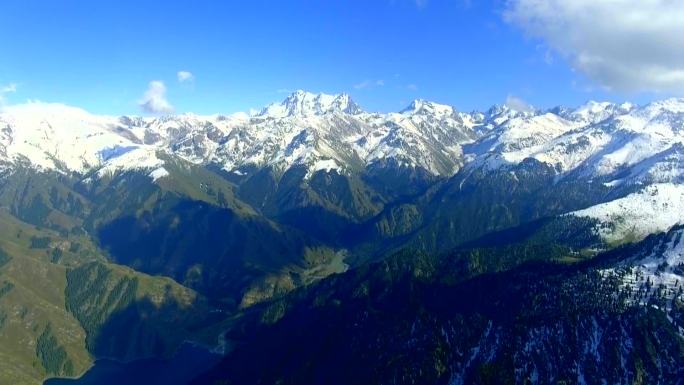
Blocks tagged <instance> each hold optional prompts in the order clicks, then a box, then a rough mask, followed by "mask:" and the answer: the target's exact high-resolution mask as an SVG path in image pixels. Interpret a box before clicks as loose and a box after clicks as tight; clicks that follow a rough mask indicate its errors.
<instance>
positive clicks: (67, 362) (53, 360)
mask: <svg viewBox="0 0 684 385" xmlns="http://www.w3.org/2000/svg"><path fill="white" fill-rule="evenodd" d="M36 356H37V357H38V358H39V359H40V363H41V364H42V365H43V368H45V372H46V373H47V374H48V375H64V376H73V375H74V364H73V362H72V361H71V359H70V358H69V357H68V355H67V353H66V350H64V347H63V346H62V345H60V344H59V342H58V341H57V338H56V337H55V335H54V334H53V333H52V326H51V325H50V324H49V323H48V324H47V326H45V330H44V331H43V333H42V334H41V335H40V336H39V337H38V340H37V341H36Z"/></svg>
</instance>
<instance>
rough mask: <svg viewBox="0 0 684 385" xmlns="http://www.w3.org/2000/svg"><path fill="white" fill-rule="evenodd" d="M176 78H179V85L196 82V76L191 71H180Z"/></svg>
mask: <svg viewBox="0 0 684 385" xmlns="http://www.w3.org/2000/svg"><path fill="white" fill-rule="evenodd" d="M176 76H177V77H178V83H185V82H191V81H193V80H195V75H193V74H192V72H190V71H178V73H177V74H176Z"/></svg>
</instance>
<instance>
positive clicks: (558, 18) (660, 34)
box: [504, 0, 684, 94]
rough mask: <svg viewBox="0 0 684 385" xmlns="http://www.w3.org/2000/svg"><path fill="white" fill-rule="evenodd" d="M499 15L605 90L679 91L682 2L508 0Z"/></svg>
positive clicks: (682, 88) (682, 90)
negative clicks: (502, 14) (567, 60)
mask: <svg viewBox="0 0 684 385" xmlns="http://www.w3.org/2000/svg"><path fill="white" fill-rule="evenodd" d="M504 19H505V20H506V21H508V22H509V23H512V24H514V25H517V26H519V27H520V28H521V29H523V30H524V31H525V32H526V33H527V34H528V35H530V36H532V37H535V38H540V39H541V40H542V41H543V42H544V44H545V45H546V46H547V47H549V48H551V49H552V50H554V51H555V52H558V53H559V54H560V55H562V56H564V57H566V58H567V59H569V60H570V62H571V63H572V65H573V67H574V69H576V70H578V71H579V72H581V73H583V74H584V75H586V76H587V78H589V79H590V80H592V81H593V82H595V83H597V84H599V85H600V86H602V87H604V88H606V89H611V90H617V91H626V92H643V91H647V92H652V91H655V92H672V93H675V94H684V50H683V49H682V36H684V23H682V20H684V2H682V1H672V0H643V1H634V0H612V1H596V0H572V1H570V0H507V2H506V10H505V12H504ZM607 21H609V22H607ZM544 56H545V58H544V59H545V60H547V61H549V60H552V56H550V55H549V54H548V53H544Z"/></svg>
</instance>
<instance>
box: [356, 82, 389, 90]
mask: <svg viewBox="0 0 684 385" xmlns="http://www.w3.org/2000/svg"><path fill="white" fill-rule="evenodd" d="M384 85H385V81H384V80H382V79H378V80H364V81H362V82H361V83H358V84H354V89H356V90H363V89H367V88H373V87H383V86H384Z"/></svg>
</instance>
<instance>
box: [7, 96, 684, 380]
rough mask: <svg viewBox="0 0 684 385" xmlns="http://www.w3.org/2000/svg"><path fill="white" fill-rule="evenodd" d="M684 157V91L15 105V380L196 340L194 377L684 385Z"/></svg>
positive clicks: (11, 281) (10, 164)
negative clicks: (605, 97) (208, 107)
mask: <svg viewBox="0 0 684 385" xmlns="http://www.w3.org/2000/svg"><path fill="white" fill-rule="evenodd" d="M683 142H684V99H667V100H662V101H656V102H652V103H649V104H647V105H644V106H637V105H633V104H629V103H625V104H620V105H618V104H612V103H599V102H589V103H587V104H585V105H583V106H580V107H578V108H574V109H571V108H564V107H556V108H552V109H549V110H543V111H542V110H534V111H532V110H530V111H516V110H514V109H511V108H509V107H507V106H493V107H492V108H490V109H489V110H487V111H484V112H459V111H457V110H456V109H455V108H453V107H451V106H447V105H442V104H438V103H434V102H430V101H425V100H415V101H413V102H412V103H411V104H410V105H409V106H408V107H407V108H406V109H404V110H402V111H400V112H396V113H370V112H366V111H364V110H363V109H362V108H361V107H360V106H359V105H358V104H356V103H355V102H354V101H353V100H352V99H351V98H350V97H349V95H346V94H341V95H326V94H312V93H308V92H304V91H296V92H294V93H293V94H291V95H290V96H288V97H287V98H286V99H285V100H284V101H283V102H281V103H274V104H271V105H269V106H266V107H265V108H264V109H263V110H261V111H260V112H258V113H254V114H252V115H248V114H245V113H237V114H232V115H212V116H197V115H193V114H183V115H173V116H163V117H136V116H122V117H110V116H98V115H93V114H90V113H88V112H86V111H83V110H81V109H78V108H74V107H69V106H65V105H61V104H47V103H38V102H36V103H28V104H23V105H14V106H8V107H6V108H4V110H2V112H0V229H2V231H1V232H0V233H1V234H0V358H2V359H1V360H0V383H4V382H7V381H9V382H10V383H16V384H24V383H25V384H34V383H40V381H41V380H42V379H44V378H46V377H49V376H66V377H69V376H74V375H77V374H79V373H82V372H83V371H84V370H86V369H87V368H88V366H89V365H90V364H91V363H92V362H93V360H94V359H97V358H102V357H109V358H115V359H120V360H132V359H138V358H142V357H168V356H169V355H171V354H173V352H174V351H175V350H176V348H177V347H178V346H179V344H180V343H182V341H184V340H188V341H193V342H196V343H198V344H202V345H204V346H209V347H211V348H213V349H215V350H217V351H222V352H224V353H227V355H226V357H225V359H224V361H223V362H222V363H221V364H219V365H218V366H217V367H216V368H215V369H213V370H212V371H210V372H209V373H207V374H206V375H205V376H202V377H198V379H197V381H198V383H222V382H221V381H224V382H223V383H225V381H230V382H228V383H236V384H241V383H245V384H255V383H284V384H288V383H292V384H302V383H321V381H322V382H324V383H440V384H441V383H444V384H447V383H448V384H458V383H528V382H529V383H558V382H562V381H566V383H582V381H585V382H586V383H600V382H601V381H605V382H607V383H639V381H641V383H676V381H675V380H676V379H680V380H681V378H684V377H682V374H683V373H684V339H683V338H682V337H683V336H684V333H682V330H684V329H682V327H684V323H683V322H684V312H683V310H682V309H684V305H682V304H683V303H684V302H682V301H683V297H682V290H680V288H681V286H682V285H683V284H684V269H682V266H684V249H682V247H680V238H681V233H682V228H681V225H682V224H684V223H683V222H684V163H683V155H684V144H683ZM468 298H472V299H473V300H472V301H471V300H469V299H468ZM478 298H479V300H478ZM501 309H502V310H501ZM499 310H501V313H499ZM122 325H127V326H122ZM131 325H132V326H131ZM354 325H362V326H363V328H362V329H356V328H355V326H354ZM385 325H387V327H386V328H385ZM170 330H171V331H173V332H172V333H171V332H169V331H170ZM309 332H310V333H311V336H309V335H308V334H307V333H309ZM627 338H629V339H630V340H629V341H627V340H626V339H627ZM568 341H570V342H568ZM348 343H350V344H348ZM564 343H567V344H568V345H567V349H565V348H564V347H563V346H561V345H562V344H564ZM345 344H346V345H345ZM295 345H296V348H295V347H294V346H295ZM262 352H269V353H268V358H267V359H266V360H265V361H264V362H265V363H264V364H263V365H267V367H263V365H262V364H261V363H262V361H261V360H262V359H263V357H262V354H263V353H262ZM293 352H294V353H293ZM333 352H341V353H340V354H342V355H341V356H340V357H342V358H341V361H340V365H342V366H341V367H337V366H335V365H334V364H335V355H334V354H333ZM257 362H258V363H260V364H259V365H262V366H259V365H257V364H256V363H257ZM283 362H288V364H287V365H284V364H282V363H283ZM572 362H574V363H576V364H571V363H572ZM590 362H593V363H591V364H590ZM360 365H366V366H367V367H366V369H364V370H360V371H358V373H356V372H354V373H352V372H351V371H348V370H347V369H345V368H348V367H350V366H353V367H359V366H360ZM343 367H344V368H343ZM312 368H315V370H314V369H312ZM587 368H589V369H587ZM343 372H344V373H343ZM496 378H499V379H504V380H501V381H499V382H497V381H496V380H495V379H496ZM580 380H582V381H580ZM680 383H681V381H680Z"/></svg>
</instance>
